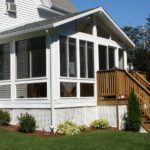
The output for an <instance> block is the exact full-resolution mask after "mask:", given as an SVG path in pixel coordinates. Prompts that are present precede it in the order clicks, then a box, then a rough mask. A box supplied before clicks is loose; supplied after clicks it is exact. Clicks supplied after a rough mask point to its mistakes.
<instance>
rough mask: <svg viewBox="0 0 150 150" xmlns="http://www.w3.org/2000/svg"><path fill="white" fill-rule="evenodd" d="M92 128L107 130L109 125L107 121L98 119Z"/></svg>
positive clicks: (92, 124)
mask: <svg viewBox="0 0 150 150" xmlns="http://www.w3.org/2000/svg"><path fill="white" fill-rule="evenodd" d="M90 126H91V128H94V129H106V128H108V127H109V123H108V121H107V120H106V119H98V120H94V121H93V122H92V123H91V124H90Z"/></svg>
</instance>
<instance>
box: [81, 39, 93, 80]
mask: <svg viewBox="0 0 150 150" xmlns="http://www.w3.org/2000/svg"><path fill="white" fill-rule="evenodd" d="M80 77H81V78H94V46H93V43H92V42H86V41H82V40H80Z"/></svg>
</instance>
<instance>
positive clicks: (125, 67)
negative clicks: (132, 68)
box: [123, 50, 128, 70]
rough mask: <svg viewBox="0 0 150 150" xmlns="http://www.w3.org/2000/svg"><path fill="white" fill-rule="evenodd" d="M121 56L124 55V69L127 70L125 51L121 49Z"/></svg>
mask: <svg viewBox="0 0 150 150" xmlns="http://www.w3.org/2000/svg"><path fill="white" fill-rule="evenodd" d="M123 57H124V69H125V70H127V68H128V67H127V65H128V62H127V51H126V50H124V51H123Z"/></svg>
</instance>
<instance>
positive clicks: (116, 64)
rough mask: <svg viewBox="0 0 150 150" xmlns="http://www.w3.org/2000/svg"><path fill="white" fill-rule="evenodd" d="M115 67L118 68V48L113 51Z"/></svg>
mask: <svg viewBox="0 0 150 150" xmlns="http://www.w3.org/2000/svg"><path fill="white" fill-rule="evenodd" d="M115 67H117V68H119V48H118V47H117V48H116V49H115Z"/></svg>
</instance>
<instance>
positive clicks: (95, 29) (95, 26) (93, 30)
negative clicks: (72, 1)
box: [92, 14, 97, 36]
mask: <svg viewBox="0 0 150 150" xmlns="http://www.w3.org/2000/svg"><path fill="white" fill-rule="evenodd" d="M92 34H93V35H94V36H97V25H96V16H95V14H94V15H93V27H92Z"/></svg>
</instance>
